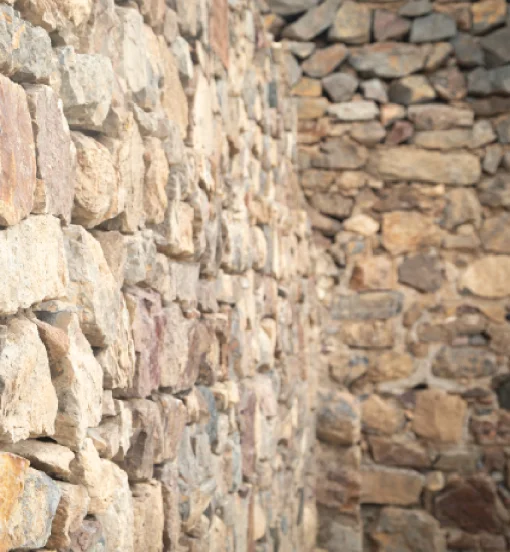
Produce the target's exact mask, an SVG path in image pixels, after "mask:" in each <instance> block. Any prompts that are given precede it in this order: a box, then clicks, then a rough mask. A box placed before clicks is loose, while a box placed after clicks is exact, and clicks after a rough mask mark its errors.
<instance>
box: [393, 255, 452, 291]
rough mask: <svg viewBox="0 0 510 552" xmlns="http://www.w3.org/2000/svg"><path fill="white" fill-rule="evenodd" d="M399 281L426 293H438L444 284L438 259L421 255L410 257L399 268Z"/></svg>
mask: <svg viewBox="0 0 510 552" xmlns="http://www.w3.org/2000/svg"><path fill="white" fill-rule="evenodd" d="M398 281H399V282H400V283H402V284H406V285H408V286H411V287H413V288H415V289H417V290H418V291H422V292H424V293H433V292H434V291H437V290H438V289H439V288H440V287H441V285H442V283H443V273H442V270H441V265H440V263H439V261H438V258H437V257H435V256H433V255H421V254H420V255H415V256H414V257H408V258H407V259H405V260H404V262H403V263H402V264H401V265H400V266H399V267H398Z"/></svg>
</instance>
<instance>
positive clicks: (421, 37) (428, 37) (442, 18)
mask: <svg viewBox="0 0 510 552" xmlns="http://www.w3.org/2000/svg"><path fill="white" fill-rule="evenodd" d="M456 32H457V25H456V24H455V20H454V19H452V18H451V17H450V16H449V15H447V14H445V13H437V12H433V13H430V14H428V15H425V16H423V17H418V18H417V19H415V20H414V21H413V25H412V27H411V36H410V37H409V40H410V41H411V42H415V43H417V42H438V41H440V40H445V39H448V38H452V37H453V36H455V33H456Z"/></svg>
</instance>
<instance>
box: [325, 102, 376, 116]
mask: <svg viewBox="0 0 510 552" xmlns="http://www.w3.org/2000/svg"><path fill="white" fill-rule="evenodd" d="M328 113H329V114H330V115H334V116H335V117H336V118H337V119H338V120H339V121H370V120H372V119H375V118H376V117H377V115H378V114H379V110H378V108H377V105H376V104H375V102H371V101H366V100H359V101H353V102H343V103H338V104H332V105H330V106H329V108H328Z"/></svg>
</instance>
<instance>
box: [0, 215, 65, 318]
mask: <svg viewBox="0 0 510 552" xmlns="http://www.w3.org/2000/svg"><path fill="white" fill-rule="evenodd" d="M13 259H16V262H15V263H14V262H13ZM0 263H1V266H3V267H4V278H5V280H4V282H5V284H6V285H5V286H4V287H0V313H2V314H3V315H8V314H15V313H16V312H17V311H18V310H19V309H20V308H23V309H26V308H28V307H30V306H31V305H33V304H34V303H36V302H38V301H46V300H49V299H58V298H61V297H64V296H65V295H66V287H67V282H68V270H67V263H66V257H65V253H64V240H63V237H62V231H61V229H60V223H59V221H58V219H56V218H54V217H52V216H49V215H40V216H33V217H29V218H27V219H26V220H24V221H22V222H20V223H19V224H17V225H16V226H12V227H9V228H7V229H5V230H1V231H0ZM9 282H16V286H15V287H14V288H12V287H11V286H9V285H8V284H9Z"/></svg>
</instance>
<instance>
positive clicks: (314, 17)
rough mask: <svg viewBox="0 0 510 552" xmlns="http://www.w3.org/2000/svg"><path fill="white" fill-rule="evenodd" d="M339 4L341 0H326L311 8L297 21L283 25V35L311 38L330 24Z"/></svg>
mask: <svg viewBox="0 0 510 552" xmlns="http://www.w3.org/2000/svg"><path fill="white" fill-rule="evenodd" d="M340 4H341V0H326V1H325V2H323V3H322V4H321V5H319V6H315V7H313V8H311V9H310V10H308V11H307V12H306V13H305V15H303V16H302V17H300V18H299V19H298V20H297V21H295V22H294V23H292V24H291V25H289V26H288V27H285V29H284V31H283V37H284V38H290V39H295V40H302V41H306V40H311V39H312V38H314V37H316V36H317V35H319V34H320V33H322V32H323V31H325V30H326V29H327V28H328V27H330V26H331V24H332V22H333V21H334V18H335V15H336V12H337V10H338V7H339V6H340Z"/></svg>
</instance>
